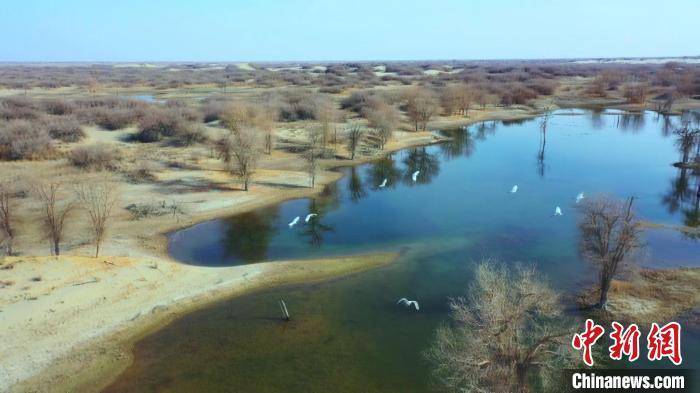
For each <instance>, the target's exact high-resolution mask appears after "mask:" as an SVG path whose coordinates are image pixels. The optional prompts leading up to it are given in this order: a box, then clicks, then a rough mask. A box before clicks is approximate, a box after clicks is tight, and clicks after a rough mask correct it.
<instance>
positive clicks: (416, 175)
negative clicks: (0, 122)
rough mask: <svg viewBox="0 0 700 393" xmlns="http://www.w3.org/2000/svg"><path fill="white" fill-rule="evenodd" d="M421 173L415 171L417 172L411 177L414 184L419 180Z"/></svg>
mask: <svg viewBox="0 0 700 393" xmlns="http://www.w3.org/2000/svg"><path fill="white" fill-rule="evenodd" d="M419 173H420V171H415V172H413V174H412V175H411V179H413V181H414V182H415V181H417V180H418V174H419Z"/></svg>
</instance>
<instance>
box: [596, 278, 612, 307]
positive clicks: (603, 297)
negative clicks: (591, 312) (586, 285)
mask: <svg viewBox="0 0 700 393" xmlns="http://www.w3.org/2000/svg"><path fill="white" fill-rule="evenodd" d="M609 289H610V279H606V278H603V279H602V280H601V282H600V300H599V301H598V308H600V309H603V310H607V309H608V290H609Z"/></svg>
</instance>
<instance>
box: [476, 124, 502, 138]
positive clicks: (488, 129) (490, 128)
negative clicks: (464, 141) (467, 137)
mask: <svg viewBox="0 0 700 393" xmlns="http://www.w3.org/2000/svg"><path fill="white" fill-rule="evenodd" d="M496 128H497V123H496V122H495V121H484V122H481V123H479V124H477V125H476V134H475V135H474V139H476V140H478V141H485V140H486V137H488V136H490V135H494V134H495V133H496Z"/></svg>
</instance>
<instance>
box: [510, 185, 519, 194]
mask: <svg viewBox="0 0 700 393" xmlns="http://www.w3.org/2000/svg"><path fill="white" fill-rule="evenodd" d="M516 192H518V185H517V184H516V185H514V186H513V188H511V189H510V193H511V194H515V193H516Z"/></svg>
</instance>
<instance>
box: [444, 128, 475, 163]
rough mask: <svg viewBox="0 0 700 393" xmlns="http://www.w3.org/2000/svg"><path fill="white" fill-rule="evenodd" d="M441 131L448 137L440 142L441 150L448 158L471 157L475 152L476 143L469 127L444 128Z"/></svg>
mask: <svg viewBox="0 0 700 393" xmlns="http://www.w3.org/2000/svg"><path fill="white" fill-rule="evenodd" d="M440 133H441V135H442V136H444V137H445V138H448V139H447V140H446V141H445V142H444V143H442V144H440V151H441V153H442V156H443V157H445V158H446V159H448V160H451V159H455V158H459V157H469V156H471V155H472V154H473V153H474V148H475V144H474V139H473V138H472V134H471V132H470V131H469V128H457V129H452V130H443V131H441V132H440Z"/></svg>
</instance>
